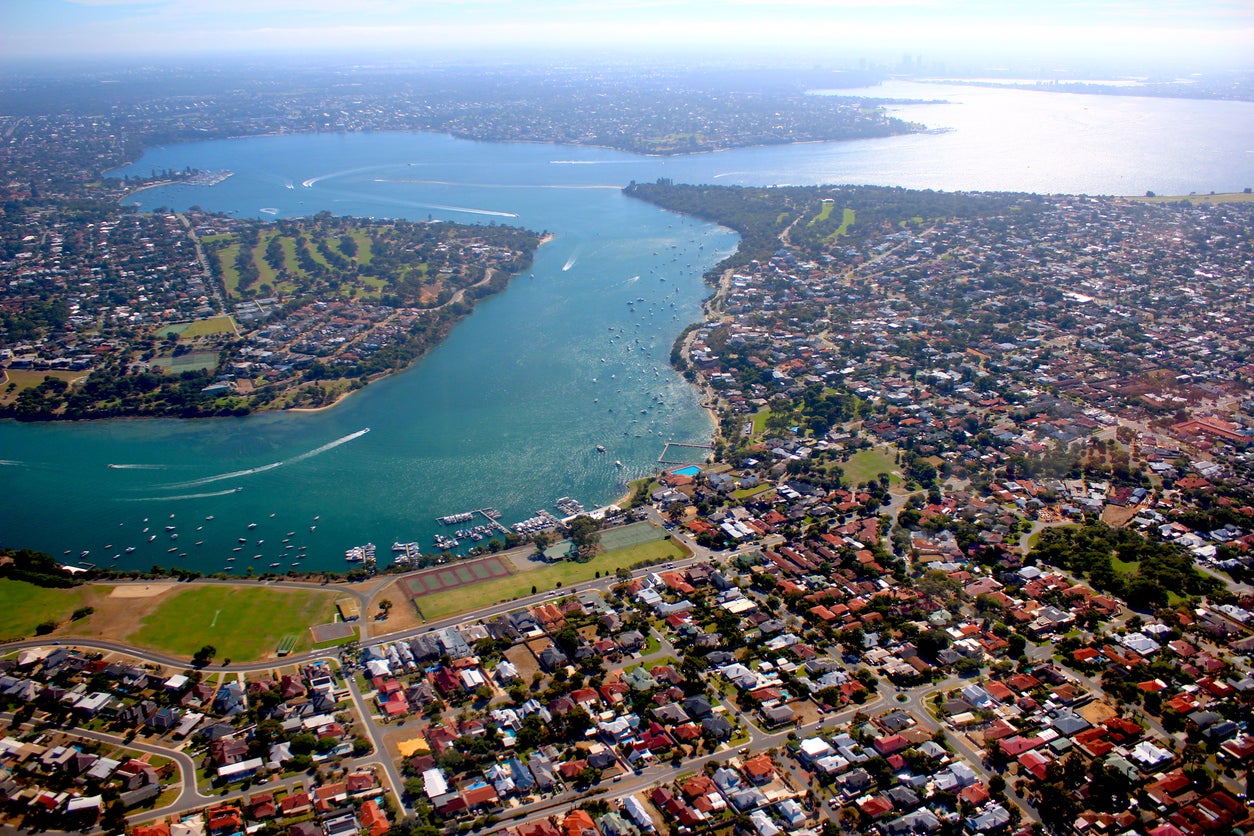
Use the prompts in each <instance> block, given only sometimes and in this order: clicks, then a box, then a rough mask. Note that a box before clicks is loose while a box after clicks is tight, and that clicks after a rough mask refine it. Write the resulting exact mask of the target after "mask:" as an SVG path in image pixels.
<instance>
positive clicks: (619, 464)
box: [614, 459, 623, 467]
mask: <svg viewBox="0 0 1254 836" xmlns="http://www.w3.org/2000/svg"><path fill="white" fill-rule="evenodd" d="M614 466H615V467H622V466H623V463H622V462H620V461H618V460H617V459H615V461H614Z"/></svg>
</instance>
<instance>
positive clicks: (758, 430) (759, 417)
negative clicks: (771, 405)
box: [753, 409, 771, 438]
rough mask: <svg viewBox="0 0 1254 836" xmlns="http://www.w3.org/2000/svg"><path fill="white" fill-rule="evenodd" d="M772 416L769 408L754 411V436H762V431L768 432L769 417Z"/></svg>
mask: <svg viewBox="0 0 1254 836" xmlns="http://www.w3.org/2000/svg"><path fill="white" fill-rule="evenodd" d="M770 417H771V411H770V410H769V409H763V410H759V411H758V412H755V413H753V437H754V438H760V437H761V436H762V433H764V432H766V422H767V419H769V418H770Z"/></svg>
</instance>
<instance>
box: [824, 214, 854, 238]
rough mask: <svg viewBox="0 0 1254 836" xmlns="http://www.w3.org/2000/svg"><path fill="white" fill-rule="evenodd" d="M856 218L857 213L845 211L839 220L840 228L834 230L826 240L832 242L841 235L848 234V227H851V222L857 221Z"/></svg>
mask: <svg viewBox="0 0 1254 836" xmlns="http://www.w3.org/2000/svg"><path fill="white" fill-rule="evenodd" d="M857 217H858V216H857V213H856V212H854V211H853V210H852V209H845V210H844V213H843V214H842V215H841V218H840V226H838V227H837V228H836V231H835V232H833V233H832V234H831V235H829V236H827V240H828V241H832V240H834V239H836V238H839V237H840V236H842V235H846V234H848V232H849V227H851V226H853V222H854V221H855V220H857Z"/></svg>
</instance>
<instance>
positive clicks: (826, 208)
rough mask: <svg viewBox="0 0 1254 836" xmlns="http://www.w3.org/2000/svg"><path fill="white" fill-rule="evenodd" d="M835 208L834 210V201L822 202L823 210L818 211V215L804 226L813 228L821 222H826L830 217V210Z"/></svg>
mask: <svg viewBox="0 0 1254 836" xmlns="http://www.w3.org/2000/svg"><path fill="white" fill-rule="evenodd" d="M835 208H836V201H834V200H825V201H823V208H822V209H820V210H819V213H818V214H817V215H815V216H814V217H813V218H811V219H810V223H808V224H806V226H814V225H815V224H821V223H823V221H825V220H827V219H828V218H830V217H831V216H832V210H833V209H835Z"/></svg>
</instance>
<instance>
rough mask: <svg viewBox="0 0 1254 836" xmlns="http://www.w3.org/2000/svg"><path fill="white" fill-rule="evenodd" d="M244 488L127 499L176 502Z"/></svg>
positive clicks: (208, 497)
mask: <svg viewBox="0 0 1254 836" xmlns="http://www.w3.org/2000/svg"><path fill="white" fill-rule="evenodd" d="M242 490H243V488H228V489H227V490H225V491H212V492H210V493H185V494H179V495H178V496H141V497H137V498H134V499H127V500H126V502H174V501H176V500H181V499H210V498H212V497H215V496H229V495H231V494H233V493H239V492H240V491H242Z"/></svg>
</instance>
